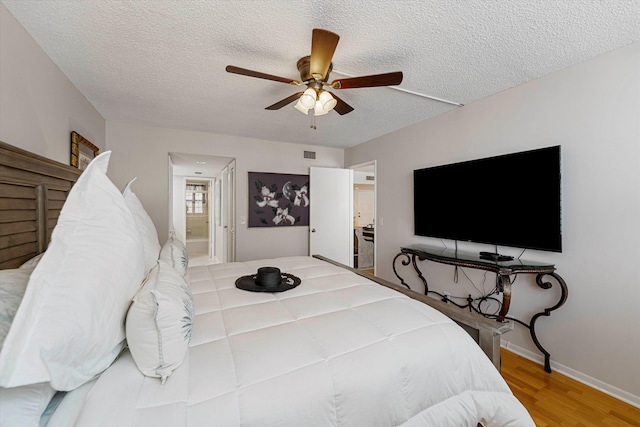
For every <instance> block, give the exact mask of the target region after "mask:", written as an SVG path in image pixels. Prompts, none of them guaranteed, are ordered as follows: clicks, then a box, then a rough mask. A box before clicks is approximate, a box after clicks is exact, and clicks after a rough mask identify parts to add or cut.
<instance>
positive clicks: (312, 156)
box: [304, 151, 316, 159]
mask: <svg viewBox="0 0 640 427" xmlns="http://www.w3.org/2000/svg"><path fill="white" fill-rule="evenodd" d="M304 158H305V159H315V158H316V152H315V151H305V152H304Z"/></svg>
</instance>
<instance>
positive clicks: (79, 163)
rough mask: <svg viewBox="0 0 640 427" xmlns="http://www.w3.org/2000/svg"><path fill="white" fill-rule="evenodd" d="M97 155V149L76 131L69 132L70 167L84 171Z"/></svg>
mask: <svg viewBox="0 0 640 427" xmlns="http://www.w3.org/2000/svg"><path fill="white" fill-rule="evenodd" d="M98 154H100V149H99V148H98V147H96V146H95V145H93V144H92V143H91V142H90V141H89V140H88V139H86V138H85V137H83V136H82V135H80V134H79V133H77V132H76V131H72V132H71V166H74V167H76V168H78V169H80V170H85V169H86V168H87V166H89V163H90V162H91V160H93V158H94V157H96V156H97V155H98Z"/></svg>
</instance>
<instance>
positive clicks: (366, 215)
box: [354, 190, 375, 227]
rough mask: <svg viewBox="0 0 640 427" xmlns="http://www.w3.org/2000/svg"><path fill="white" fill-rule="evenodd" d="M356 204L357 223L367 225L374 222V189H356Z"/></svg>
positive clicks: (362, 225)
mask: <svg viewBox="0 0 640 427" xmlns="http://www.w3.org/2000/svg"><path fill="white" fill-rule="evenodd" d="M354 198H355V199H356V200H355V202H356V203H355V206H356V212H355V214H356V225H357V226H358V227H365V226H367V225H370V224H373V218H374V211H375V193H374V191H373V190H356V191H355V193H354Z"/></svg>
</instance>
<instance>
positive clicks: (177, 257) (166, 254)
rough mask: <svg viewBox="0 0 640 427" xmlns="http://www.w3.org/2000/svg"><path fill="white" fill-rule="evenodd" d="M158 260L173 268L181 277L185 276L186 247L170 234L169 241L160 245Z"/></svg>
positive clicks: (187, 263) (186, 264)
mask: <svg viewBox="0 0 640 427" xmlns="http://www.w3.org/2000/svg"><path fill="white" fill-rule="evenodd" d="M160 260H162V261H164V262H166V263H167V264H169V265H170V266H171V267H173V268H175V269H176V271H178V272H179V273H180V274H181V275H182V276H186V274H187V268H188V267H189V254H188V253H187V247H186V246H185V245H184V243H182V242H181V241H180V240H179V239H178V238H177V237H175V236H174V235H173V234H171V235H170V236H169V240H167V241H166V242H165V243H164V245H162V250H161V251H160Z"/></svg>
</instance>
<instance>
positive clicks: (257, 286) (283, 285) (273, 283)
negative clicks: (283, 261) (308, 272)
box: [236, 267, 300, 292]
mask: <svg viewBox="0 0 640 427" xmlns="http://www.w3.org/2000/svg"><path fill="white" fill-rule="evenodd" d="M299 284H300V279H299V278H298V277H296V276H294V275H293V274H288V273H282V272H280V269H279V268H277V267H260V268H259V269H258V273H257V274H252V275H250V276H242V277H240V278H239V279H238V280H236V288H238V289H243V290H245V291H252V292H283V291H288V290H289V289H293V288H295V287H296V286H298V285H299Z"/></svg>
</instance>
